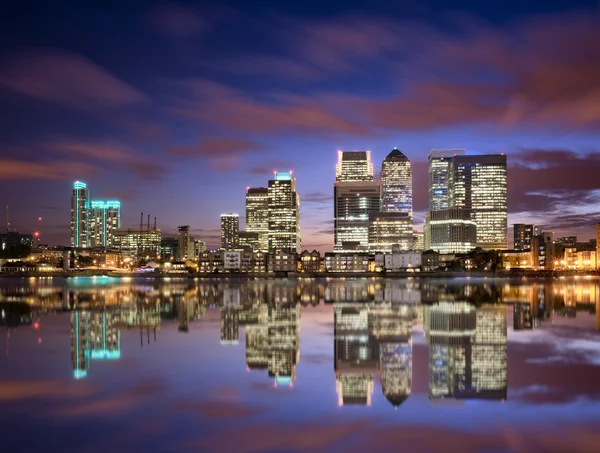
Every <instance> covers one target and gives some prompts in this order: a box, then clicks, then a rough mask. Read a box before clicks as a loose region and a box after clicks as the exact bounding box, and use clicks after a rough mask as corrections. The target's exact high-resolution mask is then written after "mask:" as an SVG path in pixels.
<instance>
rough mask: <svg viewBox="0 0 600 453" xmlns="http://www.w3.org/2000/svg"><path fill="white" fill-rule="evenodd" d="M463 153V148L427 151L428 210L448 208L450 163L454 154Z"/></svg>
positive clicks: (459, 154)
mask: <svg viewBox="0 0 600 453" xmlns="http://www.w3.org/2000/svg"><path fill="white" fill-rule="evenodd" d="M464 154H465V150H464V149H434V150H432V151H431V152H430V153H429V159H428V161H429V210H430V211H442V210H444V209H448V208H449V207H450V205H449V204H448V186H449V184H450V163H451V162H452V159H453V157H454V156H462V155H464Z"/></svg>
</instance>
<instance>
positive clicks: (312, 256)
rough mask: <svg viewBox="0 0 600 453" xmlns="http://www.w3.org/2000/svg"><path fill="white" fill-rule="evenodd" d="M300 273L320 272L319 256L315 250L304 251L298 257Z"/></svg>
mask: <svg viewBox="0 0 600 453" xmlns="http://www.w3.org/2000/svg"><path fill="white" fill-rule="evenodd" d="M299 264H300V266H299V270H300V272H321V254H320V253H319V252H317V251H316V250H313V251H312V252H309V251H308V250H304V251H303V252H302V254H301V255H300V262H299Z"/></svg>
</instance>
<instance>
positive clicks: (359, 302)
mask: <svg viewBox="0 0 600 453" xmlns="http://www.w3.org/2000/svg"><path fill="white" fill-rule="evenodd" d="M0 304H1V310H2V323H3V325H2V330H3V337H4V344H3V347H2V350H3V354H2V356H1V357H2V358H1V359H0V382H1V384H0V409H1V410H2V412H1V413H2V415H1V416H0V421H1V422H2V424H3V433H4V434H3V443H4V445H6V446H7V447H8V448H9V451H10V450H11V449H12V450H18V451H36V450H40V449H44V450H45V451H106V450H109V451H130V450H132V449H140V450H142V451H149V450H153V451H187V450H193V451H236V452H237V451H242V452H258V451H278V452H279V451H301V450H307V449H311V450H317V451H350V452H353V451H366V450H368V451H397V450H398V449H404V450H407V451H445V452H448V451H461V452H471V451H473V452H475V451H486V452H487V451H494V452H496V451H523V452H525V451H556V452H559V451H561V452H562V451H590V452H591V451H596V449H597V445H598V442H599V441H600V435H598V434H597V432H596V430H595V427H596V426H598V423H600V333H599V329H600V314H599V313H598V312H599V311H600V310H599V309H600V291H599V285H598V281H597V280H596V279H578V280H575V279H574V278H572V279H564V280H555V281H536V282H531V281H523V280H503V279H453V280H451V279H445V280H435V279H428V280H426V281H419V280H394V279H385V280H384V279H345V280H344V279H334V280H319V279H290V280H286V279H281V280H259V281H236V280H230V281H218V282H217V281H215V282H209V281H194V280H190V279H181V280H179V279H170V280H168V279H164V280H154V279H139V280H136V279H133V280H127V279H111V278H100V277H98V278H77V279H56V278H55V279H47V278H37V279H21V280H16V279H5V280H0ZM25 425H26V426H30V428H29V430H28V432H29V435H27V436H23V435H22V431H21V430H20V429H19V428H20V427H22V426H25Z"/></svg>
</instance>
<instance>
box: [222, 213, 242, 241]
mask: <svg viewBox="0 0 600 453" xmlns="http://www.w3.org/2000/svg"><path fill="white" fill-rule="evenodd" d="M239 234H240V216H239V215H237V214H233V213H228V214H221V250H235V249H236V248H237V247H238V241H239Z"/></svg>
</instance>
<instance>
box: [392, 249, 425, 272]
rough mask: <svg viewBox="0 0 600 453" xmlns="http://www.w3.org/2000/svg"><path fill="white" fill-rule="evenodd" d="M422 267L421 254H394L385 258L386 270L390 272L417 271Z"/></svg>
mask: <svg viewBox="0 0 600 453" xmlns="http://www.w3.org/2000/svg"><path fill="white" fill-rule="evenodd" d="M420 267H421V252H394V253H388V254H386V255H385V256H384V268H385V270H388V271H403V270H411V269H412V270H415V269H419V268H420Z"/></svg>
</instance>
